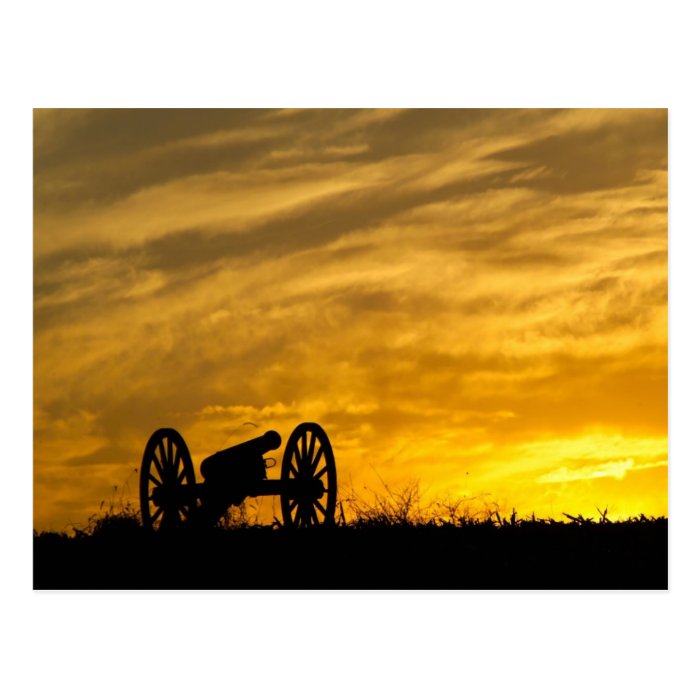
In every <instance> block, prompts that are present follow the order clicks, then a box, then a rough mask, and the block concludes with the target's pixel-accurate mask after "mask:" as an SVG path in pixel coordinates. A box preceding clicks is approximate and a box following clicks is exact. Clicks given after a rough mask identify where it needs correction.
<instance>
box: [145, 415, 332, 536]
mask: <svg viewBox="0 0 700 700" xmlns="http://www.w3.org/2000/svg"><path fill="white" fill-rule="evenodd" d="M281 444H282V438H281V436H280V434H279V433H278V432H276V431H274V430H269V431H268V432H266V433H265V434H264V435H261V436H259V437H256V438H253V439H252V440H248V441H246V442H242V443H240V444H238V445H234V446H233V447H229V448H227V449H225V450H221V451H219V452H216V453H214V454H213V455H210V456H208V457H206V458H205V459H204V460H202V464H201V466H200V473H201V475H202V477H203V479H204V481H202V482H197V479H196V477H195V471H194V465H193V463H192V457H191V456H190V451H189V449H188V447H187V444H186V443H185V441H184V439H183V438H182V436H181V435H180V433H178V432H177V430H174V429H173V428H160V429H158V430H156V431H155V432H154V433H153V435H151V437H150V439H149V440H148V442H147V444H146V448H145V450H144V453H143V460H142V462H141V475H140V501H141V519H142V522H143V526H144V528H146V529H147V530H170V529H175V528H180V527H183V526H192V527H212V526H214V525H215V524H216V523H217V522H218V521H219V519H220V518H221V517H222V516H223V515H224V514H225V513H226V511H227V510H228V509H229V508H230V507H231V506H232V505H240V504H241V503H243V501H244V500H245V499H246V498H249V497H251V498H254V497H257V496H279V497H280V504H281V512H282V522H283V524H284V525H286V526H289V527H300V528H302V527H310V526H316V525H322V526H326V527H328V526H331V525H333V523H334V515H335V504H336V494H337V483H336V469H335V458H334V456H333V448H332V447H331V443H330V440H329V439H328V436H327V435H326V433H325V431H324V430H323V428H321V426H320V425H318V424H317V423H301V424H300V425H298V426H297V427H296V428H295V429H294V430H293V431H292V433H291V435H290V436H289V440H288V441H287V444H286V446H285V449H284V454H283V457H282V464H281V474H280V478H279V479H268V478H267V469H268V465H267V462H266V458H265V456H264V455H265V454H266V453H267V452H270V451H272V450H276V449H277V448H279V447H280V445H281Z"/></svg>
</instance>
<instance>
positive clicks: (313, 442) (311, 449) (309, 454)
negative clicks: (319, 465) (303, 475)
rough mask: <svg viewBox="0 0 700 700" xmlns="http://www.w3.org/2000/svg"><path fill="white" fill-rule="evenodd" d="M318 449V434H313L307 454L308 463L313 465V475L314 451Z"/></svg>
mask: <svg viewBox="0 0 700 700" xmlns="http://www.w3.org/2000/svg"><path fill="white" fill-rule="evenodd" d="M315 449H316V433H311V440H310V441H309V451H308V452H307V453H306V461H307V463H308V464H310V465H311V467H310V469H311V472H310V473H311V474H313V459H314V450H315Z"/></svg>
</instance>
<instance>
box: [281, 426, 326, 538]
mask: <svg viewBox="0 0 700 700" xmlns="http://www.w3.org/2000/svg"><path fill="white" fill-rule="evenodd" d="M281 477H282V481H283V482H284V481H287V480H290V479H299V480H301V481H304V482H306V483H307V484H308V485H309V488H308V489H306V488H304V489H302V490H300V492H301V493H303V494H304V495H301V496H299V498H298V499H296V498H293V497H292V496H291V495H289V494H288V493H286V492H285V490H284V489H283V490H282V495H281V496H280V501H281V505H282V522H283V523H284V524H285V525H288V526H291V527H309V526H312V525H325V526H327V527H329V526H332V525H333V524H334V522H335V520H334V516H335V499H336V492H337V484H336V473H335V457H334V456H333V449H332V448H331V442H330V440H329V439H328V436H327V435H326V433H325V432H324V430H323V428H322V427H321V426H320V425H318V424H317V423H301V424H300V425H298V426H297V427H296V428H294V430H293V431H292V434H291V435H290V436H289V440H288V441H287V446H286V447H285V450H284V456H283V457H282V474H281ZM300 486H301V484H300ZM321 486H322V487H323V490H322V491H321ZM306 492H308V494H307V493H306ZM317 493H321V496H320V497H317V496H316V494H317Z"/></svg>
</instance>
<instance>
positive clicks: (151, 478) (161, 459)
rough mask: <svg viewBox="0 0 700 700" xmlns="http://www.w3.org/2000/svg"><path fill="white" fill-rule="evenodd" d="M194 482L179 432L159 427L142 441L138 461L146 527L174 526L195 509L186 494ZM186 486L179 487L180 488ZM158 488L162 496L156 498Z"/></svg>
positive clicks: (188, 495)
mask: <svg viewBox="0 0 700 700" xmlns="http://www.w3.org/2000/svg"><path fill="white" fill-rule="evenodd" d="M195 483H196V479H195V475H194V467H193V466H192V457H190V451H189V449H187V444H186V443H185V441H184V439H183V437H182V435H180V433H178V432H177V430H174V429H173V428H160V429H159V430H156V432H155V433H153V435H151V437H150V439H149V441H148V442H147V443H146V449H145V450H144V452H143V461H142V462H141V484H140V495H141V521H142V522H143V526H144V528H146V530H165V529H171V528H175V527H177V526H179V525H181V524H182V523H183V522H185V521H186V520H187V519H188V518H189V517H190V516H191V515H192V513H193V511H194V509H195V508H196V505H197V504H196V499H195V498H194V497H193V496H192V495H190V494H191V493H192V492H193V490H194V486H195ZM183 486H184V487H188V488H182V487H183ZM157 490H159V491H160V492H161V494H163V496H162V497H161V498H158V497H156V499H155V500H156V501H159V503H154V492H155V491H157Z"/></svg>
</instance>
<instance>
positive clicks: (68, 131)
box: [34, 110, 668, 530]
mask: <svg viewBox="0 0 700 700" xmlns="http://www.w3.org/2000/svg"><path fill="white" fill-rule="evenodd" d="M34 195H35V199H34V222H35V231H34V392H35V393H34V411H35V413H34V524H35V527H36V528H37V529H55V530H63V529H69V528H70V527H71V526H72V525H75V526H84V525H85V524H86V522H87V518H88V516H89V515H90V514H91V513H95V512H97V511H98V508H99V506H100V503H102V502H105V503H109V502H110V500H112V501H119V500H120V499H121V500H122V501H125V500H130V501H131V502H133V503H134V504H137V502H138V475H137V473H136V472H137V468H138V467H139V465H140V461H141V456H142V453H143V449H144V446H145V444H146V441H147V439H148V437H149V436H150V434H151V433H152V432H153V431H154V430H155V429H156V428H159V427H162V426H168V427H174V428H176V429H177V430H179V431H180V432H181V433H182V435H183V437H184V438H185V440H186V441H187V444H188V445H189V447H190V450H191V452H192V455H193V459H194V461H195V468H196V469H197V471H198V466H199V463H200V462H201V460H202V459H203V458H204V457H206V456H207V455H208V454H211V453H213V452H215V451H217V450H220V449H222V448H223V447H226V446H229V445H232V444H234V443H236V442H239V441H241V440H246V439H249V438H251V437H254V436H255V435H258V434H262V433H263V432H265V431H266V430H268V429H275V430H278V431H279V432H280V433H281V434H282V437H283V441H286V438H287V436H288V435H289V433H290V432H291V430H292V428H293V427H294V426H295V425H296V424H298V423H300V422H302V421H316V422H318V423H320V424H321V425H322V426H323V427H324V428H325V430H326V431H327V433H328V434H329V437H330V439H331V442H332V445H333V448H334V451H335V455H336V461H337V465H338V481H339V489H340V495H341V497H343V496H345V497H348V496H349V495H350V494H351V491H352V490H354V492H355V493H356V494H359V495H360V496H362V497H364V498H369V497H370V495H371V494H372V492H380V493H381V492H382V489H383V488H384V487H383V485H382V482H384V483H385V484H386V485H387V486H388V487H389V488H391V489H395V490H400V489H403V488H404V487H406V486H407V485H409V484H411V483H413V482H414V481H415V480H418V483H419V484H420V489H421V493H422V499H423V503H428V502H430V501H433V500H444V499H458V498H462V499H465V502H466V503H468V504H469V506H470V508H471V509H472V511H473V512H474V513H479V512H484V511H485V510H488V509H494V508H498V509H499V510H500V511H501V513H504V512H510V509H511V508H516V509H517V510H518V512H519V513H522V514H529V513H531V512H532V511H534V512H535V513H536V514H538V515H540V516H541V517H555V518H561V517H562V515H561V514H562V512H568V513H575V514H578V513H583V514H584V515H595V516H597V512H596V507H599V508H600V509H603V508H605V507H607V508H608V513H609V515H611V516H612V517H613V518H617V517H627V516H629V515H634V514H639V513H640V512H644V513H646V514H649V515H665V514H667V313H668V312H667V282H668V273H667V270H668V266H667V248H668V243H667V241H668V239H667V112H666V110H96V111H90V110H37V111H35V113H34ZM251 423H253V424H255V427H254V426H252V425H250V424H251ZM283 446H284V442H283ZM281 451H282V450H280V451H279V453H277V454H273V456H276V457H277V458H278V461H279V458H280V455H281ZM278 475H279V469H272V470H271V472H270V476H271V477H275V478H278ZM266 508H267V510H263V511H261V513H263V515H262V516H261V517H268V516H269V514H270V512H271V511H270V508H271V506H266ZM265 514H267V515H265Z"/></svg>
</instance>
